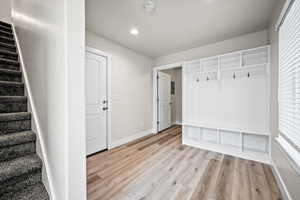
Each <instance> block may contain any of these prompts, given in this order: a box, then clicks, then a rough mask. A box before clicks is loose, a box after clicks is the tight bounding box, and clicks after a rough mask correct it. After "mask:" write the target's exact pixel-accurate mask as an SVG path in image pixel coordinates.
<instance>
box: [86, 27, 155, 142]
mask: <svg viewBox="0 0 300 200" xmlns="http://www.w3.org/2000/svg"><path fill="white" fill-rule="evenodd" d="M86 44H87V46H89V47H92V48H95V49H98V50H101V51H104V52H106V53H109V54H111V55H112V66H111V67H112V68H111V84H112V85H111V90H112V91H111V96H112V108H111V112H112V118H111V126H112V127H111V128H112V131H111V139H112V144H118V143H120V141H126V138H132V137H134V136H138V135H139V134H141V135H142V134H143V133H145V132H147V131H148V132H149V133H150V132H151V130H152V61H153V60H152V59H151V58H148V57H146V56H143V55H140V54H138V53H136V52H134V51H132V50H130V49H127V48H125V47H122V46H120V45H118V44H116V43H114V42H112V41H109V40H107V39H105V38H103V37H100V36H98V35H96V34H94V33H92V32H90V31H87V32H86Z"/></svg>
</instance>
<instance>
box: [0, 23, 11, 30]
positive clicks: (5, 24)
mask: <svg viewBox="0 0 300 200" xmlns="http://www.w3.org/2000/svg"><path fill="white" fill-rule="evenodd" d="M0 25H2V26H6V27H8V28H11V24H10V23H7V22H4V21H0Z"/></svg>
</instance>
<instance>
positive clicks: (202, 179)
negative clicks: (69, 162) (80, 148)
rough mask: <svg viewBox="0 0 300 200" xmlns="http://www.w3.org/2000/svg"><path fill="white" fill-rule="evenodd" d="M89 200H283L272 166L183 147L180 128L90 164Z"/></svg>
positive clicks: (106, 154) (96, 157) (91, 159)
mask: <svg viewBox="0 0 300 200" xmlns="http://www.w3.org/2000/svg"><path fill="white" fill-rule="evenodd" d="M87 190H88V200H100V199H101V200H147V199H151V200H160V199H161V200H186V199H191V200H280V199H282V198H281V195H280V192H279V189H278V186H277V184H276V182H275V177H274V175H273V173H272V171H271V168H270V166H268V165H266V164H262V163H258V162H254V161H249V160H244V159H240V158H236V157H232V156H227V155H223V154H220V153H215V152H211V151H206V150H202V149H197V148H193V147H188V146H185V145H181V127H180V126H174V127H172V128H170V129H168V130H166V131H164V132H163V133H161V134H158V135H155V136H149V137H145V138H142V139H139V140H137V141H134V142H131V143H128V144H126V145H123V146H120V147H118V148H115V149H112V150H109V151H105V152H102V153H99V154H97V155H94V156H92V157H89V158H88V159H87Z"/></svg>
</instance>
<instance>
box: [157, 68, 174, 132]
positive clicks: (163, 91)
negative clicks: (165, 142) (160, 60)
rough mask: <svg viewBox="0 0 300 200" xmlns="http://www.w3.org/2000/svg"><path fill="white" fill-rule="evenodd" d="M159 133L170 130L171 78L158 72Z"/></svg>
mask: <svg viewBox="0 0 300 200" xmlns="http://www.w3.org/2000/svg"><path fill="white" fill-rule="evenodd" d="M157 87H158V94H157V101H158V103H157V105H158V116H157V117H158V118H157V122H158V131H162V130H164V129H167V128H169V127H170V126H171V125H172V124H171V76H170V75H169V74H167V73H164V72H158V77H157Z"/></svg>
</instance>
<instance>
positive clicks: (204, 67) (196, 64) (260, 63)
mask: <svg viewBox="0 0 300 200" xmlns="http://www.w3.org/2000/svg"><path fill="white" fill-rule="evenodd" d="M269 63H270V58H269V46H263V47H258V48H254V49H247V50H243V51H237V52H233V53H229V54H224V55H219V56H215V57H209V58H204V59H200V60H195V61H190V62H186V64H185V72H186V73H193V74H197V75H198V76H199V79H197V78H196V80H200V81H208V80H220V79H222V78H226V79H227V78H233V79H240V78H252V77H257V76H267V75H268V74H269ZM212 76H213V77H217V78H211V77H212Z"/></svg>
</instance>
